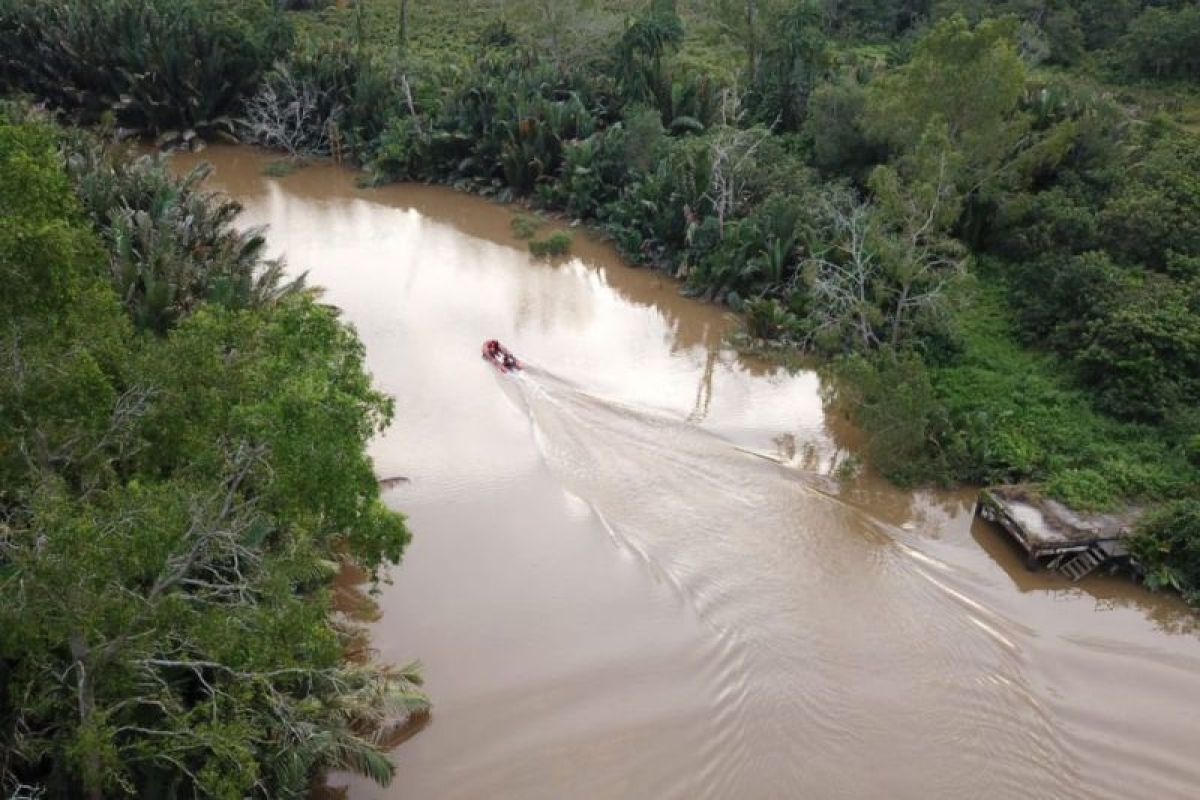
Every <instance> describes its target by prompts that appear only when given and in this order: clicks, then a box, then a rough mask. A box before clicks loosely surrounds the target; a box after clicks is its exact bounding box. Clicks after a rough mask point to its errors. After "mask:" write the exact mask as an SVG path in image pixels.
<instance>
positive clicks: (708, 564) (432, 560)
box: [178, 147, 1200, 800]
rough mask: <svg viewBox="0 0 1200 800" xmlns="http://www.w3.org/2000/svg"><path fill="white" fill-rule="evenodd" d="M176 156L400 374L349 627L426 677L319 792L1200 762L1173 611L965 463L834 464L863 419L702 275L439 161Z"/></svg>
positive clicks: (1181, 612)
mask: <svg viewBox="0 0 1200 800" xmlns="http://www.w3.org/2000/svg"><path fill="white" fill-rule="evenodd" d="M178 158H179V160H180V161H181V162H183V163H189V162H190V161H193V160H195V159H196V157H195V156H179V157H178ZM200 158H202V159H204V160H207V161H211V162H212V163H213V164H214V165H215V166H216V174H215V176H214V178H213V182H212V185H213V186H215V187H216V188H219V189H222V190H223V191H226V192H228V193H229V194H230V195H231V196H233V197H234V198H235V199H237V200H239V201H240V202H241V203H243V204H244V205H245V208H246V212H245V215H244V217H243V220H244V222H245V223H247V224H251V225H268V226H269V233H268V241H269V243H270V246H271V249H272V251H273V252H276V253H283V254H286V257H287V260H288V263H289V265H290V269H291V270H292V271H307V273H308V275H309V280H310V282H311V283H313V284H316V285H319V286H322V287H325V295H324V297H325V300H326V301H327V302H329V303H331V304H333V305H336V306H337V307H339V308H340V309H342V310H343V312H344V318H345V319H346V320H347V321H348V322H350V323H352V324H353V325H354V326H355V327H356V328H357V329H358V332H359V334H360V336H361V337H362V339H363V341H364V342H365V344H366V348H367V355H368V363H369V367H370V369H371V370H372V372H373V373H374V376H375V379H376V381H377V383H378V385H379V386H380V387H381V388H382V389H383V390H385V391H387V392H389V393H391V394H392V395H394V396H395V397H396V400H397V405H396V422H395V424H393V425H392V427H391V428H390V429H389V430H388V431H387V432H386V434H385V435H383V436H382V437H381V438H380V439H379V440H378V441H376V442H375V444H374V446H373V451H372V452H373V456H374V458H375V461H376V464H377V468H378V471H379V474H380V475H381V476H385V477H386V476H394V475H403V476H406V477H408V478H409V479H410V481H409V482H408V483H403V484H400V485H398V486H396V487H395V488H393V489H390V490H389V491H388V493H387V495H386V499H387V501H388V502H389V504H391V505H393V506H395V507H396V508H399V509H401V510H403V511H404V512H405V513H406V514H408V516H409V522H410V526H411V528H412V530H413V532H414V541H413V544H412V546H411V547H410V549H409V550H408V552H407V554H406V556H405V560H404V563H403V564H402V565H401V566H400V567H399V568H398V569H396V570H394V571H393V572H392V582H391V583H390V584H389V585H386V586H384V587H383V590H382V593H381V594H380V595H379V596H378V598H377V602H378V605H379V611H380V613H379V614H378V617H377V619H376V620H375V621H374V622H373V623H372V624H371V626H370V632H371V637H372V643H373V646H374V647H375V648H376V649H377V650H378V652H379V657H380V658H382V659H385V660H391V661H395V662H405V661H408V660H410V659H412V658H417V657H419V658H420V659H421V661H422V662H423V663H424V665H425V673H426V676H427V686H426V688H427V690H428V693H429V695H430V696H431V698H432V701H433V703H434V709H433V713H432V715H431V717H430V719H429V722H428V724H426V725H425V726H424V728H423V729H422V730H420V731H419V732H418V733H416V735H414V736H412V738H410V739H408V740H407V741H405V742H404V743H403V744H402V745H400V746H399V747H398V748H397V749H396V750H395V752H394V758H395V760H396V762H397V764H398V767H399V769H398V775H397V778H396V780H395V781H394V783H393V784H392V786H391V787H389V788H388V789H380V788H378V787H376V786H374V785H373V784H370V783H368V782H364V781H359V780H356V779H353V778H350V777H347V776H334V777H333V778H332V783H333V785H334V789H333V791H332V793H333V794H334V795H335V796H344V797H347V798H349V799H350V800H376V799H379V800H384V799H385V798H386V799H392V798H409V799H416V798H420V799H421V800H426V799H434V800H437V799H443V798H463V799H464V800H465V799H466V798H489V799H490V800H497V799H499V798H522V799H524V798H876V797H879V798H883V797H887V798H914V799H915V798H921V799H922V800H925V799H927V798H966V797H971V798H1010V797H1011V798H1018V797H1019V798H1124V797H1131V796H1146V797H1155V798H1194V797H1197V796H1200V759H1198V758H1197V744H1200V637H1198V636H1197V633H1196V630H1195V619H1194V618H1193V616H1192V614H1191V613H1190V612H1188V611H1187V609H1186V608H1184V607H1183V606H1182V604H1181V603H1179V602H1178V601H1177V600H1176V599H1174V598H1171V597H1166V596H1160V595H1152V594H1149V593H1147V592H1145V591H1143V590H1142V589H1140V588H1138V587H1136V586H1134V585H1132V584H1130V583H1129V582H1127V581H1125V580H1122V579H1119V578H1109V577H1091V578H1088V579H1085V580H1084V581H1083V582H1081V583H1080V584H1070V583H1068V582H1066V580H1065V579H1063V578H1060V577H1058V576H1055V575H1047V574H1043V573H1038V574H1034V573H1030V572H1027V571H1026V570H1025V568H1024V567H1023V566H1022V564H1021V561H1020V559H1019V558H1018V555H1017V553H1016V552H1015V550H1014V548H1013V546H1012V545H1010V543H1009V542H1008V541H1006V540H1005V539H1003V538H1002V537H1001V536H1000V535H999V534H998V533H997V531H996V530H995V529H993V528H992V527H991V526H990V525H988V524H987V523H984V522H982V521H980V520H977V519H976V518H975V517H974V514H973V503H974V494H973V493H972V492H969V491H959V492H940V491H918V492H909V491H902V490H899V489H896V488H893V487H891V486H889V485H888V484H886V483H885V482H883V481H881V480H879V479H878V478H876V477H875V476H873V475H871V474H870V473H869V472H862V473H860V474H859V476H858V477H857V478H854V479H853V480H848V481H843V482H840V483H839V482H838V481H836V480H834V479H833V476H835V475H837V474H839V473H840V471H841V468H842V467H843V465H845V464H846V463H847V462H848V461H849V462H850V463H853V460H854V452H855V448H856V446H857V444H858V437H857V436H856V433H855V431H854V430H853V429H852V428H851V427H850V426H848V425H847V424H846V423H845V422H844V421H843V420H841V419H840V418H839V417H838V416H837V415H835V414H833V413H831V412H828V411H827V410H826V409H825V407H824V405H823V403H822V399H821V395H820V381H819V380H818V378H817V376H816V375H815V374H814V373H811V372H803V371H802V372H799V373H795V374H793V373H789V372H788V371H786V370H783V369H780V368H773V367H770V366H768V365H766V364H764V363H761V362H759V361H756V360H753V359H749V358H744V357H739V356H738V355H737V354H735V353H734V352H732V351H731V350H730V349H729V348H728V347H727V346H726V345H725V344H724V336H725V334H726V333H727V332H728V331H729V330H730V329H731V326H732V324H733V323H732V321H731V319H730V318H729V317H728V315H727V314H725V313H724V312H723V310H722V309H720V308H717V307H715V306H712V305H708V304H704V303H701V302H698V301H693V300H689V299H686V298H682V297H680V296H679V294H678V291H677V286H676V285H675V284H674V283H673V282H672V281H670V280H669V279H666V278H664V277H662V276H660V275H657V274H654V273H651V272H648V271H645V270H637V269H632V268H629V267H627V266H625V265H623V264H622V263H621V261H620V259H619V258H617V256H616V255H615V253H614V252H613V251H612V249H611V248H610V247H608V246H607V245H605V244H604V243H602V242H599V241H597V240H594V239H592V238H590V237H588V236H586V235H584V234H582V233H581V232H576V234H575V246H574V248H573V253H572V255H571V256H570V257H568V258H564V259H559V260H555V261H540V260H537V259H533V258H531V257H530V256H529V254H528V252H527V251H526V248H525V246H524V244H523V243H522V242H520V241H518V240H517V239H515V238H514V237H513V235H512V233H511V231H510V227H509V223H510V220H511V218H512V216H513V214H514V211H513V210H511V209H508V208H505V207H503V206H498V205H495V204H492V203H489V202H486V201H484V200H482V199H479V198H476V197H472V196H467V195H463V194H460V193H455V192H453V191H451V190H449V189H445V188H440V187H426V186H411V185H404V186H390V187H385V188H382V189H358V188H356V186H355V180H356V177H357V176H356V175H355V173H353V172H350V171H348V170H343V169H339V168H336V167H333V166H323V165H321V166H310V167H307V168H304V169H302V170H300V171H298V172H296V173H295V174H293V175H291V176H288V177H286V178H282V179H272V178H267V177H264V176H263V175H262V174H261V170H262V167H263V165H264V164H265V163H266V161H267V160H268V159H269V156H266V155H264V154H262V153H260V152H258V151H255V150H252V149H248V148H237V147H215V148H212V149H209V150H208V151H206V152H205V153H203V154H202V155H201V156H200ZM492 337H494V338H498V339H500V340H501V341H502V342H504V343H505V344H506V345H508V346H510V347H512V348H513V350H514V351H515V352H516V353H517V354H518V356H520V357H521V358H523V359H525V360H527V361H528V363H529V364H530V369H528V370H527V371H525V372H523V373H521V374H519V375H515V376H510V375H501V374H499V373H498V372H497V371H496V370H494V369H492V368H491V367H489V366H488V365H487V364H485V363H484V362H482V361H481V360H480V358H479V347H480V343H481V342H482V341H483V340H484V339H486V338H492Z"/></svg>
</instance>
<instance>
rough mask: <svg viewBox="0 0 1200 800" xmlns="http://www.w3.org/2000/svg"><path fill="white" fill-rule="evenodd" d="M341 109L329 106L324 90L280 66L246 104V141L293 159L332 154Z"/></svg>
mask: <svg viewBox="0 0 1200 800" xmlns="http://www.w3.org/2000/svg"><path fill="white" fill-rule="evenodd" d="M340 110H341V107H340V106H339V105H338V104H337V103H332V102H329V99H328V98H327V97H326V92H325V91H324V90H321V89H318V88H317V87H315V86H313V85H312V84H311V83H309V82H308V81H304V80H301V79H299V78H297V77H296V76H295V75H293V74H292V72H291V70H289V69H288V68H287V67H286V66H285V65H282V64H281V65H278V66H276V67H275V69H274V70H273V71H272V73H271V74H270V75H268V76H267V78H266V80H264V81H263V85H262V87H261V88H260V89H259V90H258V92H257V93H256V94H255V95H254V96H253V97H252V98H250V100H249V101H248V102H247V103H246V112H245V115H244V118H243V123H242V124H243V129H244V131H245V135H246V138H247V139H249V140H250V141H252V142H254V143H255V144H260V145H262V146H264V147H268V148H271V149H273V150H283V151H284V152H286V153H287V154H288V155H289V156H291V157H292V158H300V157H303V156H326V155H329V154H330V153H331V152H332V146H333V138H334V135H335V131H336V119H337V117H338V114H339V113H340Z"/></svg>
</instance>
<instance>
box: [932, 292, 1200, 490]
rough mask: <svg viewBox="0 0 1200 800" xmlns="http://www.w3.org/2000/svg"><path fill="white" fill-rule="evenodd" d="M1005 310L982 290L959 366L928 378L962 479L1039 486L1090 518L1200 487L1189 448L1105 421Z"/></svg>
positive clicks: (967, 317)
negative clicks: (1017, 332)
mask: <svg viewBox="0 0 1200 800" xmlns="http://www.w3.org/2000/svg"><path fill="white" fill-rule="evenodd" d="M1003 303H1004V300H1003V296H1002V292H1001V291H1000V290H998V289H988V288H985V289H982V290H980V291H979V293H978V295H977V297H976V298H975V302H974V303H972V304H971V305H970V306H969V307H968V308H967V309H965V310H964V312H963V313H962V315H961V316H960V319H959V321H958V324H959V329H960V331H961V333H962V336H963V344H964V350H963V353H962V354H961V357H960V358H958V359H956V360H955V362H954V363H953V364H951V365H949V366H940V367H932V368H931V369H930V380H931V383H932V386H933V390H934V395H935V396H936V398H937V400H938V402H939V404H941V405H942V406H943V407H944V409H945V412H946V415H947V419H948V422H949V426H950V429H949V430H948V431H947V432H946V433H945V434H944V436H943V439H944V441H943V442H942V443H941V445H942V447H943V449H944V450H945V451H946V452H947V453H948V454H949V455H950V457H951V463H952V464H953V465H954V467H953V471H954V472H955V473H956V475H955V477H956V478H958V479H965V480H969V481H973V482H978V483H996V482H1015V481H1036V482H1040V483H1043V484H1044V485H1045V489H1046V491H1047V493H1049V494H1051V495H1053V496H1055V497H1058V498H1059V499H1061V500H1063V501H1064V502H1066V503H1068V504H1070V505H1072V506H1074V507H1077V508H1083V509H1104V508H1111V507H1113V506H1115V505H1118V504H1119V503H1121V502H1122V501H1125V500H1161V499H1166V498H1170V497H1177V496H1180V495H1182V494H1184V493H1186V491H1187V488H1188V486H1189V484H1193V485H1194V484H1195V482H1196V481H1198V480H1200V471H1198V470H1197V469H1196V467H1195V466H1194V465H1193V464H1192V463H1190V461H1189V459H1188V454H1187V451H1186V447H1184V446H1183V443H1177V442H1172V441H1171V440H1170V437H1169V436H1168V434H1167V433H1166V432H1164V431H1163V430H1161V429H1159V428H1155V427H1151V426H1147V425H1140V424H1135V423H1130V422H1123V421H1121V420H1117V419H1114V418H1112V417H1109V416H1107V415H1104V414H1101V413H1100V412H1098V411H1096V410H1095V409H1094V408H1093V406H1092V404H1091V402H1090V401H1089V397H1088V394H1087V393H1086V392H1085V391H1084V390H1083V389H1081V388H1079V387H1078V386H1076V385H1074V382H1073V380H1072V376H1071V374H1070V372H1069V370H1067V369H1066V368H1064V366H1063V363H1062V362H1061V360H1060V359H1058V358H1057V357H1056V356H1054V355H1051V354H1047V353H1040V352H1037V351H1033V350H1030V349H1028V348H1026V347H1023V346H1022V345H1021V344H1020V343H1019V342H1018V341H1017V340H1016V338H1015V337H1014V335H1013V331H1012V328H1011V323H1010V321H1009V319H1008V317H1007V315H1006V313H1005V311H1004V305H1003Z"/></svg>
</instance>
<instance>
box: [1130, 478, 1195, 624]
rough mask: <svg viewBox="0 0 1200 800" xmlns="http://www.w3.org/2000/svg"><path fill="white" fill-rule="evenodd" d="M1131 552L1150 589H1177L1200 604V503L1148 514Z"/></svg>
mask: <svg viewBox="0 0 1200 800" xmlns="http://www.w3.org/2000/svg"><path fill="white" fill-rule="evenodd" d="M1129 549H1130V553H1131V554H1132V555H1133V558H1134V559H1135V561H1136V562H1137V564H1138V565H1139V566H1140V567H1141V569H1142V571H1143V572H1144V574H1145V578H1146V585H1147V586H1149V587H1150V588H1152V589H1164V588H1171V589H1175V590H1176V591H1178V592H1181V593H1182V594H1183V596H1184V598H1185V599H1186V600H1187V601H1188V602H1189V603H1192V604H1200V500H1197V499H1190V500H1180V501H1178V502H1175V503H1171V504H1169V505H1167V506H1164V507H1163V508H1160V509H1157V510H1155V511H1153V512H1151V513H1150V514H1148V515H1147V516H1146V517H1145V518H1144V519H1143V520H1142V521H1141V523H1140V524H1139V525H1138V528H1137V534H1136V535H1135V536H1134V538H1133V539H1132V540H1130V543H1129Z"/></svg>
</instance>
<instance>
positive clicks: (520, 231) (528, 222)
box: [509, 214, 542, 239]
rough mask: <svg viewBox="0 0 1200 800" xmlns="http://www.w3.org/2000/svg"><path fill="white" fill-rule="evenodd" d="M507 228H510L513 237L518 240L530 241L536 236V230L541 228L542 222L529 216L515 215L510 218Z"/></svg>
mask: <svg viewBox="0 0 1200 800" xmlns="http://www.w3.org/2000/svg"><path fill="white" fill-rule="evenodd" d="M509 226H510V227H511V228H512V232H513V236H515V237H517V238H518V239H532V238H533V237H534V236H536V235H537V232H538V229H539V228H541V227H542V221H541V220H540V219H538V218H537V217H533V216H530V215H529V214H517V215H516V216H515V217H513V218H512V222H510V223H509Z"/></svg>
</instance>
